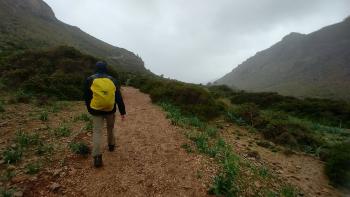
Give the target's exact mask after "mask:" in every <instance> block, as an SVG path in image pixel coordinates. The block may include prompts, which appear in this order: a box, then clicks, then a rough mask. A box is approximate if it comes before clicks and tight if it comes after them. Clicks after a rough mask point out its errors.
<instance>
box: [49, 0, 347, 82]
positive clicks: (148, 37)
mask: <svg viewBox="0 0 350 197" xmlns="http://www.w3.org/2000/svg"><path fill="white" fill-rule="evenodd" d="M45 2H47V3H48V4H49V5H50V6H51V7H52V8H53V10H54V12H55V13H56V17H57V18H58V19H60V20H62V21H64V22H65V23H68V24H70V25H74V26H78V27H79V28H81V29H82V30H83V31H85V32H87V33H89V34H90V35H92V36H95V37H97V38H99V39H101V40H103V41H105V42H108V43H110V44H112V45H115V46H118V47H122V48H126V49H128V50H130V51H132V52H134V53H136V54H138V55H140V56H141V57H142V59H143V60H144V62H145V65H146V67H147V68H148V69H150V70H151V71H152V72H154V73H156V74H164V76H165V77H170V78H174V79H178V80H182V81H186V82H194V83H207V82H208V81H213V80H215V79H217V78H219V77H222V76H223V75H224V74H226V73H228V72H230V71H231V70H232V69H233V68H234V67H236V66H237V65H239V64H240V63H242V62H243V61H244V60H246V59H247V58H249V57H250V56H253V55H254V54H255V53H256V52H258V51H261V50H263V49H265V48H267V47H269V46H271V45H273V44H274V43H276V42H278V41H279V40H281V39H282V38H283V37H284V36H285V35H287V34H289V33H290V32H299V33H310V32H312V31H316V30H318V29H319V28H322V27H324V26H326V25H330V24H333V23H337V22H340V21H342V20H343V19H344V18H345V17H346V16H348V15H350V1H349V0H334V1H329V0H308V1H305V0H294V1H289V0H254V1H253V0H219V1H210V0H147V1H145V0H99V1H97V0H74V1H72V0H59V1H57V0H45Z"/></svg>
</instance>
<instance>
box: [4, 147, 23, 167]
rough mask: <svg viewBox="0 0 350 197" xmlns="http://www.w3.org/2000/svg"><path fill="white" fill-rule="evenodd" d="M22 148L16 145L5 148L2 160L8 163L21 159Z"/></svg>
mask: <svg viewBox="0 0 350 197" xmlns="http://www.w3.org/2000/svg"><path fill="white" fill-rule="evenodd" d="M22 154H23V152H22V149H21V148H20V147H16V148H7V149H6V150H5V151H4V152H3V154H2V157H3V160H4V161H5V162H6V163H8V164H13V163H17V162H18V161H20V160H21V159H22Z"/></svg>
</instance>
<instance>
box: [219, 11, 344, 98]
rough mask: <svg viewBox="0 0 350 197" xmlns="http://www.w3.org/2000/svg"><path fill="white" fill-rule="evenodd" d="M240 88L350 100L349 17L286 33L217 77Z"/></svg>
mask: <svg viewBox="0 0 350 197" xmlns="http://www.w3.org/2000/svg"><path fill="white" fill-rule="evenodd" d="M216 83H218V84H227V85H229V86H234V87H237V88H239V89H242V90H247V91H253V92H266V91H267V92H271V91H272V92H278V93H280V94H283V95H291V96H298V97H318V98H332V99H346V100H348V99H350V17H348V18H347V19H345V20H344V21H342V22H340V23H337V24H333V25H330V26H327V27H324V28H322V29H320V30H318V31H315V32H313V33H310V34H306V35H304V34H299V33H290V34H289V35H287V36H285V37H284V38H283V39H282V40H281V41H280V42H278V43H276V44H275V45H273V46H271V47H270V48H268V49H266V50H263V51H261V52H258V53H257V54H256V55H255V56H253V57H251V58H249V59H247V60H246V61H245V62H243V63H242V64H240V65H239V66H238V67H237V68H235V69H233V70H232V72H230V73H228V74H226V75H225V76H224V77H222V78H221V79H219V80H217V81H216Z"/></svg>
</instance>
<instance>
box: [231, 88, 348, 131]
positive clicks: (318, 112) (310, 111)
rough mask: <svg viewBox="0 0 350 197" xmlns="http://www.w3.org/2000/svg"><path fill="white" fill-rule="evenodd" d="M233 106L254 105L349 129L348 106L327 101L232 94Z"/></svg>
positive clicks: (272, 94) (265, 93) (260, 94)
mask: <svg viewBox="0 0 350 197" xmlns="http://www.w3.org/2000/svg"><path fill="white" fill-rule="evenodd" d="M231 102H232V103H234V104H244V103H254V104H256V105H258V106H259V107H260V108H261V109H269V110H276V111H283V112H286V113H288V114H290V115H294V116H296V117H299V118H305V119H308V120H311V121H314V122H319V123H322V124H325V125H328V126H333V127H345V128H349V127H350V104H349V103H347V102H345V101H334V100H328V99H311V98H307V99H297V98H293V97H289V96H281V95H278V94H277V93H268V92H263V93H247V92H242V91H241V92H234V93H233V95H232V96H231Z"/></svg>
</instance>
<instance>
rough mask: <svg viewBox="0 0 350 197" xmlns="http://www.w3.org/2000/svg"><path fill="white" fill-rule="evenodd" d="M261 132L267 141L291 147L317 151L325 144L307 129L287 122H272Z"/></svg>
mask: <svg viewBox="0 0 350 197" xmlns="http://www.w3.org/2000/svg"><path fill="white" fill-rule="evenodd" d="M261 131H262V134H263V135H264V137H265V138H266V139H268V140H272V141H273V142H276V143H278V144H281V145H287V146H289V147H294V148H298V147H299V148H307V147H311V148H313V149H316V148H317V147H319V146H321V145H322V144H323V142H322V141H321V139H320V138H318V137H316V136H315V134H313V132H312V131H310V130H309V129H308V128H307V127H304V126H303V125H300V124H295V123H292V122H289V121H285V120H270V122H269V123H268V124H267V126H266V127H265V128H264V129H262V130H261Z"/></svg>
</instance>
